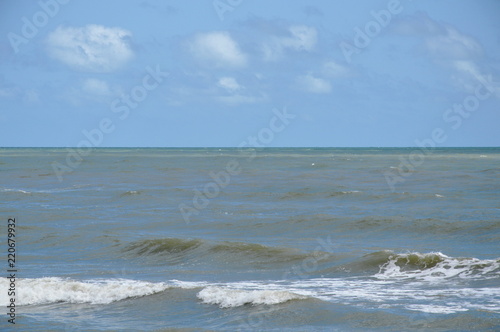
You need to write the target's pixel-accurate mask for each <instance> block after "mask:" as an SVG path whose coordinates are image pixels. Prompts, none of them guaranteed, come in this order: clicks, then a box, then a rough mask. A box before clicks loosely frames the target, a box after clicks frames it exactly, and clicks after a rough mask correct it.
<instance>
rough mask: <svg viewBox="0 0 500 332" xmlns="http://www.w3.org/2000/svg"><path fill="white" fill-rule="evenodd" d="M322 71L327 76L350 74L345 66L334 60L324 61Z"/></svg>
mask: <svg viewBox="0 0 500 332" xmlns="http://www.w3.org/2000/svg"><path fill="white" fill-rule="evenodd" d="M323 72H324V74H325V75H327V76H329V77H344V76H348V75H349V74H350V71H349V69H348V68H347V67H345V66H342V65H339V64H338V63H336V62H335V61H329V62H326V63H325V64H324V65H323Z"/></svg>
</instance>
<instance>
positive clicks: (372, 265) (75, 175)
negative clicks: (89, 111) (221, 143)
mask: <svg viewBox="0 0 500 332" xmlns="http://www.w3.org/2000/svg"><path fill="white" fill-rule="evenodd" d="M78 152H80V153H83V152H84V151H76V150H67V149H13V148H9V149H0V170H1V178H2V182H1V184H0V216H1V218H2V219H3V224H2V226H1V227H0V229H1V233H0V243H1V246H2V248H4V249H3V250H4V252H6V251H7V220H8V218H15V219H16V241H17V242H16V250H17V252H16V254H17V256H16V257H17V260H16V268H17V271H18V272H17V279H16V288H18V290H19V291H18V293H17V295H16V298H15V300H16V305H17V306H16V326H15V328H16V329H18V330H26V331H29V330H40V331H46V330H51V331H80V330H81V331H88V330H97V331H100V330H102V331H112V330H120V331H122V330H123V331H136V330H146V331H153V330H160V331H168V330H171V329H185V330H187V331H190V330H196V331H198V330H200V331H205V330H208V331H209V330H217V331H219V330H220V331H235V330H242V331H247V330H248V331H250V330H259V331H273V330H275V331H332V330H339V331H367V330H374V331H387V330H389V331H390V330H392V331H401V330H429V329H432V330H442V331H457V330H464V331H465V330H471V329H476V330H495V329H499V327H500V318H499V317H500V315H499V314H500V200H499V193H500V181H499V173H500V149H498V148H482V149H476V148H464V149H461V148H452V149H433V150H428V151H424V150H419V149H376V148H371V149H347V148H344V149H335V148H332V149H328V148H321V149H306V148H300V149H274V148H273V149H263V150H241V151H240V150H238V149H227V148H222V149H216V148H210V149H153V148H151V149H111V148H105V149H96V150H92V151H85V153H86V155H82V154H78ZM4 260H5V263H4V265H3V266H4V269H3V272H2V273H3V274H5V276H7V275H8V273H7V257H6V255H5V258H4ZM0 286H1V288H0V289H2V290H1V291H0V302H1V304H2V306H3V307H4V308H5V309H4V311H5V313H6V312H7V308H6V304H7V303H8V301H9V298H8V296H7V289H8V287H9V284H8V281H7V279H6V278H2V279H1V281H0ZM2 316H3V318H2V320H1V321H0V327H1V328H2V329H5V328H12V324H9V323H8V321H7V319H8V316H7V315H5V314H4V315H2Z"/></svg>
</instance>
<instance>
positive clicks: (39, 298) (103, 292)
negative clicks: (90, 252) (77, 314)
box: [0, 277, 172, 306]
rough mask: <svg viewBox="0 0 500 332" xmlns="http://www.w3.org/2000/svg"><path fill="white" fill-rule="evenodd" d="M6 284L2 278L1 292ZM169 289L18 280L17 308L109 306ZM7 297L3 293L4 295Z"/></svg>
mask: <svg viewBox="0 0 500 332" xmlns="http://www.w3.org/2000/svg"><path fill="white" fill-rule="evenodd" d="M8 283H9V280H8V279H5V278H2V279H1V281H0V285H1V287H0V288H1V289H7V288H8ZM170 287H172V285H169V284H166V283H152V282H146V281H137V280H127V279H109V280H90V281H76V280H71V279H63V278H58V277H46V278H36V279H29V278H26V279H17V280H16V288H17V289H18V290H19V291H18V292H17V297H16V305H38V304H49V303H58V302H67V303H91V304H108V303H111V302H115V301H120V300H124V299H127V298H132V297H141V296H146V295H151V294H155V293H158V292H162V291H164V290H166V289H168V288H170ZM5 293H6V292H5ZM7 303H8V298H7V297H6V294H2V297H0V305H2V306H4V305H7Z"/></svg>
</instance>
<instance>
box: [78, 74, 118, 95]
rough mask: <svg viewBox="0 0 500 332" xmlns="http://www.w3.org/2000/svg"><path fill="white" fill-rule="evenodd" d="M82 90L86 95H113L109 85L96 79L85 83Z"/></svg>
mask: <svg viewBox="0 0 500 332" xmlns="http://www.w3.org/2000/svg"><path fill="white" fill-rule="evenodd" d="M82 90H83V91H84V92H86V93H90V94H94V95H99V96H108V95H111V89H110V88H109V85H108V83H106V82H104V81H102V80H98V79H95V78H88V79H86V80H85V81H83V84H82Z"/></svg>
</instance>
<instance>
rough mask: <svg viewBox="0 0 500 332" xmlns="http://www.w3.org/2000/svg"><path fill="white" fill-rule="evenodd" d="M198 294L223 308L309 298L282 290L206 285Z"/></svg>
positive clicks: (200, 297)
mask: <svg viewBox="0 0 500 332" xmlns="http://www.w3.org/2000/svg"><path fill="white" fill-rule="evenodd" d="M197 296H198V298H199V299H200V300H202V301H203V303H207V304H216V305H218V306H219V307H221V308H232V307H239V306H242V305H245V304H252V305H259V304H268V305H270V304H279V303H284V302H287V301H290V300H299V299H306V298H307V297H306V296H304V295H299V294H295V293H292V292H288V291H282V290H241V289H230V288H225V287H217V286H209V287H206V288H204V289H203V290H202V291H200V292H199V293H198V295H197Z"/></svg>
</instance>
